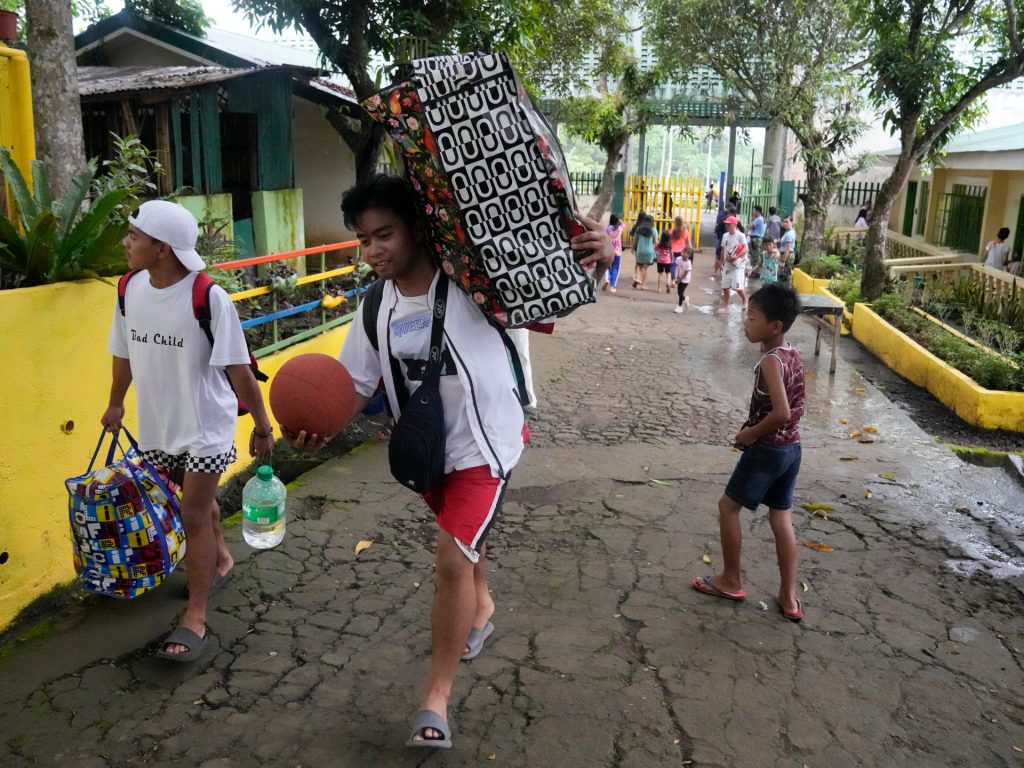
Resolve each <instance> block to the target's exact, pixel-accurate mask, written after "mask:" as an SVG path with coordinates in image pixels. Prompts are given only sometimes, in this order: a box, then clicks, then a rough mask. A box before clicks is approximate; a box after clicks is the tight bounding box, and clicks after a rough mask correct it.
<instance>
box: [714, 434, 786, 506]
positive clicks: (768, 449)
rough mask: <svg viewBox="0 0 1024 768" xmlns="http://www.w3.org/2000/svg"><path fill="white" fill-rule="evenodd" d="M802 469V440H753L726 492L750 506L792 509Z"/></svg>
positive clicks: (738, 501)
mask: <svg viewBox="0 0 1024 768" xmlns="http://www.w3.org/2000/svg"><path fill="white" fill-rule="evenodd" d="M799 472H800V443H790V444H788V445H768V444H767V443H761V442H758V443H754V444H753V445H752V446H750V447H749V448H747V450H745V451H744V452H743V455H742V456H741V457H740V460H739V461H738V462H737V463H736V469H734V470H733V471H732V477H730V478H729V484H728V485H726V486H725V495H726V496H728V497H729V498H730V499H732V500H733V501H735V502H737V503H739V504H742V505H743V506H744V507H746V508H747V509H757V508H758V506H759V505H761V504H764V505H766V506H767V507H768V508H769V509H789V508H790V507H791V506H793V490H794V489H795V488H796V476H797V474H799Z"/></svg>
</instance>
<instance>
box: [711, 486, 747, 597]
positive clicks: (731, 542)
mask: <svg viewBox="0 0 1024 768" xmlns="http://www.w3.org/2000/svg"><path fill="white" fill-rule="evenodd" d="M740 509H742V507H741V506H740V504H739V502H737V501H734V500H733V499H731V498H729V497H728V496H726V495H724V494H723V495H722V498H721V499H719V500H718V535H719V536H720V537H721V540H722V562H723V563H724V568H723V569H722V572H721V573H718V574H716V575H715V585H716V586H717V587H718V588H719V589H722V590H725V591H726V592H741V591H743V574H742V572H741V569H740V549H741V547H742V545H743V529H742V528H741V527H740Z"/></svg>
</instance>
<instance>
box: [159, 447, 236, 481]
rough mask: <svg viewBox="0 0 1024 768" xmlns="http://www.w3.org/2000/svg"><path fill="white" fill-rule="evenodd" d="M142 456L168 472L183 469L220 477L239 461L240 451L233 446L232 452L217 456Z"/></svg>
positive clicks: (163, 454)
mask: <svg viewBox="0 0 1024 768" xmlns="http://www.w3.org/2000/svg"><path fill="white" fill-rule="evenodd" d="M142 456H143V457H144V458H145V459H146V461H148V462H150V463H152V464H156V465H157V466H158V467H163V468H164V469H166V470H167V471H168V472H174V471H175V470H178V469H183V470H185V471H186V472H202V473H204V474H210V475H219V474H221V473H222V472H224V471H225V470H226V469H227V468H228V467H230V466H231V465H232V464H234V463H235V462H236V461H237V460H238V451H236V450H235V446H233V445H232V446H231V450H230V451H228V452H227V453H219V454H217V455H216V456H193V455H192V454H191V453H189V452H187V451H186V452H185V453H179V454H178V455H177V456H172V455H171V454H169V453H164V452H163V451H160V450H152V451H143V452H142Z"/></svg>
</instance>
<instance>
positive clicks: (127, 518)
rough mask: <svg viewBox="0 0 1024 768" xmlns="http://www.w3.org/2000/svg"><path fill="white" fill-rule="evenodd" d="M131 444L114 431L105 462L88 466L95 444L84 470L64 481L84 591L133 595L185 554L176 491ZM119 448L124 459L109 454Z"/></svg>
mask: <svg viewBox="0 0 1024 768" xmlns="http://www.w3.org/2000/svg"><path fill="white" fill-rule="evenodd" d="M124 433H125V436H126V437H127V438H128V441H129V443H131V447H130V448H129V449H128V451H127V452H125V451H124V449H123V448H121V445H120V442H119V441H118V436H117V435H113V436H112V437H111V440H110V449H109V451H108V452H107V460H106V464H105V465H104V466H102V467H100V468H99V469H93V465H94V464H95V463H96V457H97V456H98V455H99V452H100V448H102V447H103V440H104V438H105V437H106V435H107V434H108V433H107V432H105V431H104V432H103V433H102V434H101V435H100V440H99V442H98V443H97V444H96V450H95V452H93V455H92V460H91V461H90V462H89V468H88V469H87V470H86V471H85V474H82V475H79V476H78V477H72V478H69V479H68V480H66V481H65V485H66V486H67V489H68V495H69V496H70V499H69V501H68V515H69V518H70V522H71V547H72V556H73V558H74V563H75V572H76V573H77V574H78V581H79V583H80V584H81V586H82V588H83V589H84V590H86V591H87V592H95V593H96V594H99V595H108V596H109V597H121V598H129V597H137V596H138V595H141V594H142V593H143V592H146V591H147V590H150V589H152V588H153V587H155V586H157V585H158V584H160V583H161V582H162V581H163V580H164V579H166V578H167V577H168V576H169V575H170V574H171V572H172V571H173V570H174V569H175V567H177V565H178V563H179V562H180V561H181V559H182V558H183V557H184V556H185V529H184V527H183V526H182V523H181V491H180V490H179V489H178V488H177V486H175V485H174V484H173V483H172V482H170V480H168V479H167V477H166V476H165V475H163V474H162V473H161V472H160V471H158V470H157V468H156V467H155V466H154V465H153V464H151V463H150V462H148V461H146V460H145V459H144V458H143V457H142V453H141V451H139V446H138V444H137V443H136V442H135V438H133V437H132V436H131V435H130V434H128V431H127V430H124ZM117 451H120V452H121V458H119V459H116V460H115V458H114V456H115V453H116V452H117Z"/></svg>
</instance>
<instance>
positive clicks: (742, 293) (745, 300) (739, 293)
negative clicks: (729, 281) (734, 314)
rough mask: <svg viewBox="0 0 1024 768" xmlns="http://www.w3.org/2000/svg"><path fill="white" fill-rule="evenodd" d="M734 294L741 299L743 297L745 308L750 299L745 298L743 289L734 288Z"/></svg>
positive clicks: (745, 294)
mask: <svg viewBox="0 0 1024 768" xmlns="http://www.w3.org/2000/svg"><path fill="white" fill-rule="evenodd" d="M736 294H737V295H738V296H739V297H740V298H741V299H743V308H744V309H746V308H747V304H749V303H750V300H749V299H748V298H747V292H746V291H745V290H743V289H742V288H737V289H736Z"/></svg>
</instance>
